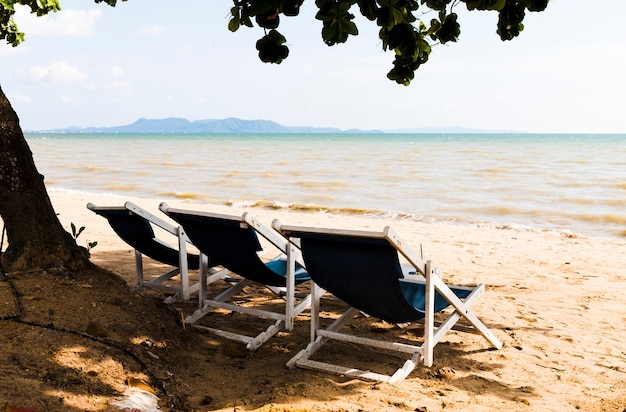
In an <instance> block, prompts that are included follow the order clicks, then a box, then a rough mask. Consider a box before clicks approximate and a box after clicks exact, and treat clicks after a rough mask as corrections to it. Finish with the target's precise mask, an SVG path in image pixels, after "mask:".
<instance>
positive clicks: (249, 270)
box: [159, 203, 311, 350]
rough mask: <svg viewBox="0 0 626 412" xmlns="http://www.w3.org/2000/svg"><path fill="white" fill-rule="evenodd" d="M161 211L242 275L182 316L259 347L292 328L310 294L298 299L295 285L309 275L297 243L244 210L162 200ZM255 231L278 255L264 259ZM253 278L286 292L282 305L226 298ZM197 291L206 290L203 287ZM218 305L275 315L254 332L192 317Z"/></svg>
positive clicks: (203, 248) (202, 247) (212, 256)
mask: <svg viewBox="0 0 626 412" xmlns="http://www.w3.org/2000/svg"><path fill="white" fill-rule="evenodd" d="M159 208H160V209H161V210H162V211H163V212H164V213H165V214H167V215H168V216H169V217H171V218H172V219H173V220H175V221H176V222H178V223H179V224H180V225H181V226H182V227H183V228H184V229H185V232H186V233H187V235H188V236H189V238H190V239H191V242H192V243H193V244H194V245H195V246H196V247H197V248H198V250H200V251H201V252H202V253H203V254H205V255H206V256H207V257H208V262H209V263H208V264H209V265H212V264H213V262H214V261H218V262H220V264H221V265H222V266H224V267H225V268H227V269H228V270H230V271H231V272H232V273H235V274H237V275H239V276H241V278H242V279H241V281H239V282H238V283H236V284H235V285H233V286H231V287H230V288H229V289H227V290H226V291H225V292H222V293H220V294H219V295H217V296H215V297H212V298H208V297H207V298H206V299H204V301H201V304H200V307H199V308H198V310H197V311H196V312H195V313H194V314H193V315H191V316H189V317H188V318H187V319H185V322H186V323H188V324H193V325H194V326H197V327H199V328H202V329H205V330H209V331H211V332H213V333H215V334H218V335H220V336H223V337H226V338H228V339H231V340H235V341H239V342H243V343H245V344H246V347H247V348H248V349H249V350H256V349H258V348H259V347H260V346H261V345H262V344H263V343H264V342H266V341H267V340H268V339H269V338H271V337H272V336H274V335H275V334H276V333H277V332H279V331H280V330H292V329H293V322H294V319H295V317H296V316H298V315H299V314H300V313H301V312H302V311H303V310H305V309H307V308H308V307H309V305H310V299H311V298H310V295H307V296H306V297H305V298H303V299H300V300H299V302H296V298H295V287H296V285H298V284H300V283H303V282H306V281H308V280H309V279H310V277H309V275H308V273H307V272H306V270H305V269H304V264H303V262H302V259H301V257H300V256H299V253H298V251H297V248H296V247H295V246H294V245H293V244H291V243H289V242H287V240H286V239H285V238H283V237H282V236H281V235H279V234H278V233H276V232H275V231H274V230H272V229H271V228H269V227H266V226H264V225H263V224H261V223H260V222H259V221H258V220H256V219H255V218H254V217H252V216H251V215H250V214H248V213H244V214H243V215H242V216H232V215H224V214H217V213H207V212H198V211H190V210H181V209H174V208H171V207H170V206H168V205H167V204H165V203H162V204H161V206H160V207H159ZM258 235H261V236H262V237H263V238H265V239H266V240H267V241H269V243H270V244H271V245H273V246H274V247H275V248H276V249H277V250H278V252H279V256H278V257H276V258H274V259H272V260H269V261H264V260H262V258H261V256H260V255H259V252H261V251H262V250H263V248H262V247H261V243H260V241H259V237H258ZM251 282H257V283H259V284H261V285H265V286H267V287H268V288H270V289H271V290H272V291H273V292H275V293H279V294H281V295H282V293H281V292H284V299H285V310H284V312H280V313H278V312H275V311H271V310H266V309H263V308H259V307H244V306H241V305H236V304H232V303H228V302H227V301H228V300H230V299H231V298H232V297H233V296H235V295H236V294H237V293H239V292H240V291H241V290H242V289H243V288H244V287H245V286H246V285H248V284H250V283H251ZM200 294H201V296H206V294H205V291H203V290H201V292H200ZM216 308H223V309H228V310H232V311H235V312H239V313H244V314H248V315H252V316H257V317H260V318H267V319H274V320H276V322H275V323H274V324H272V325H270V326H269V327H268V328H267V329H266V330H265V331H264V332H261V333H260V334H259V335H257V336H255V337H250V336H248V335H247V334H243V333H236V332H230V331H226V330H222V329H216V328H210V327H206V326H203V325H197V324H196V322H197V321H198V320H199V319H201V318H202V317H204V316H205V315H206V314H208V313H209V312H211V311H213V310H214V309H216Z"/></svg>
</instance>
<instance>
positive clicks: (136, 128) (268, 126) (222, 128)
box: [34, 117, 511, 134]
mask: <svg viewBox="0 0 626 412" xmlns="http://www.w3.org/2000/svg"><path fill="white" fill-rule="evenodd" d="M34 132H53V133H225V134H228V133H233V134H234V133H274V134H276V133H511V131H504V130H502V131H493V130H479V129H464V128H461V127H447V128H444V127H439V128H437V127H427V128H421V129H397V130H360V129H348V130H342V129H337V128H333V127H308V126H298V127H293V126H283V125H281V124H279V123H276V122H273V121H271V120H242V119H238V118H236V117H229V118H227V119H204V120H194V121H191V120H187V119H183V118H179V117H169V118H166V119H145V118H141V119H138V120H137V121H135V122H133V123H131V124H127V125H124V126H113V127H77V126H70V127H66V128H63V129H54V130H39V131H34Z"/></svg>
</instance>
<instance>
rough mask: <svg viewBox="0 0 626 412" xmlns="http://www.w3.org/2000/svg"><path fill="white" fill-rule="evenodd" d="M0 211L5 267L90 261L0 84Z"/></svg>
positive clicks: (13, 269) (14, 268) (81, 264)
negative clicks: (57, 208) (57, 207)
mask: <svg viewBox="0 0 626 412" xmlns="http://www.w3.org/2000/svg"><path fill="white" fill-rule="evenodd" d="M0 216H1V217H2V220H3V221H4V225H5V228H6V234H7V240H8V248H7V249H6V251H5V252H4V253H2V259H1V261H0V262H1V264H2V270H4V271H5V272H16V271H26V270H32V269H43V268H46V267H50V266H53V265H62V266H63V267H65V268H67V269H70V270H77V269H81V268H84V267H87V266H88V265H89V254H88V252H87V250H86V249H85V248H83V247H80V246H78V245H77V244H76V241H75V240H74V238H73V237H72V236H71V235H70V234H69V233H68V232H67V231H65V230H64V229H63V226H61V223H60V222H59V219H58V217H57V215H56V213H55V212H54V208H53V207H52V203H51V202H50V198H49V197H48V192H47V191H46V187H45V186H44V177H43V175H41V174H39V172H38V171H37V168H36V167H35V162H34V161H33V154H32V152H31V151H30V148H29V147H28V144H27V143H26V139H25V138H24V134H23V133H22V129H21V128H20V123H19V118H18V117H17V114H16V113H15V111H14V110H13V108H12V107H11V103H10V102H9V100H8V99H7V98H6V96H5V95H4V92H3V91H2V88H0Z"/></svg>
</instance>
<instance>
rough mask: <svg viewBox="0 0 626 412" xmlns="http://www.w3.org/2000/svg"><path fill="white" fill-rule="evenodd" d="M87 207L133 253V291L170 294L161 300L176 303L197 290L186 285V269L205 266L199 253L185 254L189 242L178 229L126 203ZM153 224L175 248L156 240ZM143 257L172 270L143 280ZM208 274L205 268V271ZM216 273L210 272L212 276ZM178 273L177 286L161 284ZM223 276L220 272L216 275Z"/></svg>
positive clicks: (91, 204) (196, 284)
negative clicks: (172, 239) (174, 240)
mask: <svg viewBox="0 0 626 412" xmlns="http://www.w3.org/2000/svg"><path fill="white" fill-rule="evenodd" d="M87 208H88V209H89V210H91V211H93V212H94V213H96V214H98V215H100V216H102V217H104V218H106V219H107V221H108V222H109V224H110V225H111V228H113V230H114V231H115V233H116V234H117V235H118V236H119V237H120V238H121V239H122V240H123V241H124V242H126V243H127V244H128V245H130V246H131V247H132V248H133V249H134V250H135V263H136V269H137V291H141V290H143V289H145V288H155V289H161V290H165V291H170V292H174V295H172V296H169V297H168V298H166V299H165V302H167V303H171V302H173V301H176V300H183V301H185V300H189V299H190V294H191V293H193V292H195V291H197V290H199V289H200V286H199V283H195V284H193V285H190V284H189V273H188V271H189V270H200V269H201V266H202V265H203V264H204V265H206V257H204V258H203V257H202V256H201V254H193V253H187V243H189V239H188V238H187V235H186V234H185V232H184V231H183V229H182V228H181V227H180V226H178V227H177V226H174V225H172V224H170V223H168V222H166V221H164V220H163V219H160V218H159V217H157V216H154V215H153V214H151V213H150V212H148V211H146V210H144V209H142V208H141V207H139V206H137V205H135V204H133V203H131V202H126V203H125V204H124V206H96V205H94V204H93V203H88V204H87ZM153 225H154V226H157V227H160V228H161V229H163V230H165V231H166V232H169V233H171V234H172V235H173V236H175V237H176V238H177V243H178V248H174V247H172V246H170V245H169V244H168V243H166V242H165V241H163V240H161V239H159V238H158V237H157V236H156V234H155V232H154V229H153ZM143 256H146V257H148V258H150V259H152V260H154V261H156V262H159V263H162V264H165V265H169V266H172V267H173V269H171V270H168V271H167V272H165V273H163V274H161V275H159V276H158V277H156V278H153V279H150V280H146V279H145V278H144V273H143ZM207 271H208V269H207ZM216 272H218V270H212V271H211V273H212V274H213V273H216ZM179 274H180V282H179V286H174V285H170V284H166V283H164V282H165V281H167V280H169V279H172V278H173V277H175V276H176V275H179ZM222 275H225V273H224V272H220V276H222Z"/></svg>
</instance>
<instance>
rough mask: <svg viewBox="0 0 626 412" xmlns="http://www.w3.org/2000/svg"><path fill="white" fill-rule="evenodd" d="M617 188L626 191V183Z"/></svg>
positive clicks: (619, 184)
mask: <svg viewBox="0 0 626 412" xmlns="http://www.w3.org/2000/svg"><path fill="white" fill-rule="evenodd" d="M615 186H617V188H618V189H623V190H626V183H618V184H617V185H615Z"/></svg>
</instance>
